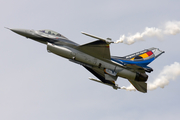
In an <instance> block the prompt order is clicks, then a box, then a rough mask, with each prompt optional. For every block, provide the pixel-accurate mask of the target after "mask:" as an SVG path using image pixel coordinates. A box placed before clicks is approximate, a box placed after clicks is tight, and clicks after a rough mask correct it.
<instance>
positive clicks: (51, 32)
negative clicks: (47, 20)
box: [39, 30, 62, 37]
mask: <svg viewBox="0 0 180 120" xmlns="http://www.w3.org/2000/svg"><path fill="white" fill-rule="evenodd" d="M39 31H40V32H43V33H46V34H49V35H54V36H58V37H61V36H62V35H61V34H59V33H57V32H55V31H52V30H39Z"/></svg>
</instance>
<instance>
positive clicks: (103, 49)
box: [77, 40, 111, 60]
mask: <svg viewBox="0 0 180 120" xmlns="http://www.w3.org/2000/svg"><path fill="white" fill-rule="evenodd" d="M77 49H78V50H80V51H82V52H84V53H87V54H89V55H91V56H94V57H97V58H104V59H109V60H110V59H111V57H110V50H109V44H108V43H107V42H105V41H102V40H97V41H94V42H90V43H87V44H84V45H81V46H78V47H77Z"/></svg>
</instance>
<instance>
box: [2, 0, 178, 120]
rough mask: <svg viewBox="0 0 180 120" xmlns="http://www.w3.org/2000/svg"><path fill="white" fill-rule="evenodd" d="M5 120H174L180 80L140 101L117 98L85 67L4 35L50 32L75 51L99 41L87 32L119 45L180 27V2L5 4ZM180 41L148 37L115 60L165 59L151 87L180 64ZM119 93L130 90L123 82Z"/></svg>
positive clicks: (26, 0)
mask: <svg viewBox="0 0 180 120" xmlns="http://www.w3.org/2000/svg"><path fill="white" fill-rule="evenodd" d="M0 3H1V4H0V16H1V19H0V31H1V40H0V41H1V42H0V61H1V62H0V120H72V119H73V120H114V119H118V120H121V119H123V120H127V119H128V120H131V119H132V120H133V119H136V120H144V119H146V120H152V119H156V120H158V119H163V120H169V119H172V120H173V119H174V120H177V119H179V118H180V114H179V111H180V104H179V101H180V95H179V94H180V93H179V91H180V87H179V86H180V77H177V78H176V79H175V80H172V81H170V83H169V85H167V86H165V88H164V89H162V88H158V89H156V90H154V91H148V93H146V94H143V93H140V92H137V91H131V92H130V91H126V90H117V91H116V90H114V89H112V88H111V87H109V86H105V85H101V84H99V83H96V82H93V81H90V80H89V79H88V77H93V78H95V77H94V76H93V75H92V74H91V73H89V72H88V71H87V70H85V69H84V68H83V67H81V66H79V65H76V64H74V63H71V62H69V61H68V60H66V59H64V58H61V57H59V56H56V55H54V54H50V53H48V52H47V50H46V45H43V44H40V43H37V42H35V41H33V40H30V39H26V38H25V37H22V36H19V35H17V34H15V33H13V32H11V31H9V30H7V29H5V28H4V27H10V28H24V29H35V30H39V29H51V30H54V31H57V32H59V33H61V34H62V35H64V36H66V37H67V38H69V39H70V40H72V41H75V42H76V43H78V44H85V43H88V42H91V41H93V40H95V39H93V38H89V37H87V36H84V35H82V34H81V33H80V32H81V31H85V32H88V33H91V34H94V35H97V36H100V37H103V38H107V37H110V38H112V39H113V40H118V39H119V37H120V36H121V35H123V34H125V35H130V34H135V33H137V32H143V31H144V29H145V28H146V27H156V28H160V27H162V26H163V25H164V23H166V22H167V21H180V15H179V11H180V7H179V5H180V1H179V0H151V1H145V0H135V1H133V2H132V0H121V1H120V0H91V1H85V0H74V1H73V0H64V1H63V0H35V1H32V0H0ZM179 45H180V35H179V34H177V35H167V36H164V37H162V38H160V39H159V38H157V37H150V38H146V39H145V41H140V42H136V43H134V44H132V45H126V44H123V43H119V44H112V45H111V46H110V47H111V48H110V50H111V55H117V56H125V55H128V54H131V53H134V52H137V51H140V50H143V49H146V48H151V47H157V48H159V49H161V50H163V51H165V54H163V55H162V56H160V57H159V58H158V59H156V60H155V61H153V62H152V63H151V64H150V65H149V66H150V67H152V68H153V69H154V71H153V73H151V74H148V75H149V81H153V80H154V79H155V78H156V77H157V75H158V74H159V73H160V72H161V71H162V69H163V68H164V66H166V65H171V64H173V63H174V62H180V56H179V51H180V47H179ZM117 83H118V84H119V86H129V85H130V83H129V82H128V81H127V80H126V79H123V78H118V80H117Z"/></svg>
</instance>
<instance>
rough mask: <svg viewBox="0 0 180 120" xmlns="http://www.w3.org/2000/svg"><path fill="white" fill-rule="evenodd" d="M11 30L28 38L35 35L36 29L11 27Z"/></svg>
mask: <svg viewBox="0 0 180 120" xmlns="http://www.w3.org/2000/svg"><path fill="white" fill-rule="evenodd" d="M8 29H10V28H8ZM10 30H11V31H13V32H15V33H17V34H19V35H22V36H24V37H27V38H31V37H35V35H34V31H32V30H27V29H10Z"/></svg>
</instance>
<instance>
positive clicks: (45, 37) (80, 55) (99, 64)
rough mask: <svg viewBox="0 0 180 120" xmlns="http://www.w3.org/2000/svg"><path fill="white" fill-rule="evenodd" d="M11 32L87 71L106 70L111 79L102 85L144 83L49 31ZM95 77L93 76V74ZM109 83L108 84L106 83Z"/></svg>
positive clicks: (111, 62)
mask: <svg viewBox="0 0 180 120" xmlns="http://www.w3.org/2000/svg"><path fill="white" fill-rule="evenodd" d="M10 30H11V31H13V32H15V33H17V34H20V35H22V36H24V37H26V38H30V39H33V40H35V41H37V42H40V43H43V44H46V45H47V51H48V52H50V53H54V54H56V55H58V56H62V57H64V58H67V59H68V60H70V61H72V62H74V63H77V64H80V65H82V66H84V67H85V68H87V69H88V70H89V71H91V70H92V69H94V70H96V69H97V71H98V70H102V71H104V70H106V71H105V72H106V73H107V74H109V76H110V77H111V78H109V79H108V77H109V76H108V77H107V79H106V80H104V81H103V80H102V79H101V81H102V82H104V83H109V84H112V85H115V84H114V83H113V81H116V79H117V77H123V78H126V79H128V80H142V81H146V80H147V77H144V78H142V77H141V76H140V75H139V74H138V73H136V72H134V71H131V70H128V69H126V68H125V67H124V66H123V65H122V64H120V63H117V62H115V61H112V60H111V59H105V58H101V57H98V56H92V55H89V54H87V53H85V52H83V51H80V50H79V49H77V48H78V47H79V46H80V45H79V44H77V43H75V42H73V41H70V40H69V39H67V38H66V37H64V36H63V35H60V34H59V33H56V32H54V31H51V30H39V31H35V30H25V29H10ZM94 75H95V74H94ZM108 81H110V82H108Z"/></svg>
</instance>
